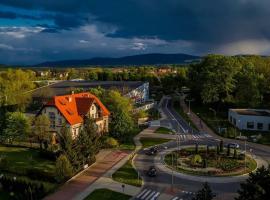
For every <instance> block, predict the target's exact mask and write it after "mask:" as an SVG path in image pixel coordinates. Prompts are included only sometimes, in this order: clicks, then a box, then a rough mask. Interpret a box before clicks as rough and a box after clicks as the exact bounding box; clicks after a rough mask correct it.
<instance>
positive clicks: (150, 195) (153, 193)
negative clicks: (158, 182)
mask: <svg viewBox="0 0 270 200" xmlns="http://www.w3.org/2000/svg"><path fill="white" fill-rule="evenodd" d="M155 194H156V191H153V192H152V193H151V194H149V195H148V196H147V197H146V198H145V200H148V199H150V198H151V197H152V196H153V195H155Z"/></svg>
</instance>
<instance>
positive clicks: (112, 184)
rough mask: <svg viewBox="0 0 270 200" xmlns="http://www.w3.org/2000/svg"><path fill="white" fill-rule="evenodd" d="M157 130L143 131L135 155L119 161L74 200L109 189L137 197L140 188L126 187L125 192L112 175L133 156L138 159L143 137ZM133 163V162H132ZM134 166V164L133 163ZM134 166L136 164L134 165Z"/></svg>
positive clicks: (150, 128) (135, 141)
mask: <svg viewBox="0 0 270 200" xmlns="http://www.w3.org/2000/svg"><path fill="white" fill-rule="evenodd" d="M155 130H156V128H153V127H149V128H147V129H144V130H143V131H141V132H140V133H139V134H138V135H137V136H135V137H134V143H135V145H136V148H135V150H134V151H133V153H131V154H129V155H128V156H126V157H125V158H123V159H122V160H121V161H119V162H118V163H117V164H115V165H114V166H113V167H112V168H111V169H109V170H108V171H107V172H106V173H104V174H103V176H102V177H100V178H99V179H98V180H96V181H95V182H94V183H93V184H92V185H90V186H88V187H87V188H86V189H85V190H84V191H82V192H80V193H79V194H78V195H77V196H76V197H74V198H73V200H83V199H84V198H85V197H87V196H88V195H89V194H90V193H91V192H93V191H94V190H95V189H100V188H107V189H110V190H113V191H116V192H120V193H124V194H127V195H130V196H135V195H137V194H138V193H139V192H140V191H141V188H140V187H135V186H132V185H127V184H124V185H125V189H124V191H123V188H122V185H123V183H120V182H116V181H114V180H112V178H111V177H112V174H113V173H114V172H116V171H117V170H118V169H119V168H120V167H122V166H123V165H124V164H125V163H126V162H127V161H128V159H130V158H131V157H132V156H133V155H135V156H134V157H133V159H135V157H136V155H137V154H136V153H137V152H138V151H139V150H140V149H141V147H142V144H141V142H140V137H141V135H144V134H149V133H153V132H154V131H155ZM132 161H133V160H132ZM132 164H133V162H132ZM133 166H134V164H133Z"/></svg>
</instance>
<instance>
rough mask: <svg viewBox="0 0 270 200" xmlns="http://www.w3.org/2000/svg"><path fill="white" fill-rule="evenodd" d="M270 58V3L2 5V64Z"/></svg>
mask: <svg viewBox="0 0 270 200" xmlns="http://www.w3.org/2000/svg"><path fill="white" fill-rule="evenodd" d="M142 53H187V54H195V55H205V54H208V53H223V54H228V55H233V54H263V55H269V54H270V1H269V0H88V1H86V0H1V1H0V63H4V64H34V63H39V62H43V61H53V60H62V59H84V58H92V57H96V56H101V57H105V56H106V57H107V56H110V57H119V56H125V55H134V54H142Z"/></svg>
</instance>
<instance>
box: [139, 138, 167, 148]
mask: <svg viewBox="0 0 270 200" xmlns="http://www.w3.org/2000/svg"><path fill="white" fill-rule="evenodd" d="M140 141H141V143H142V148H148V147H151V146H155V145H159V144H163V143H166V142H169V141H171V140H170V139H163V138H147V137H142V138H141V139H140Z"/></svg>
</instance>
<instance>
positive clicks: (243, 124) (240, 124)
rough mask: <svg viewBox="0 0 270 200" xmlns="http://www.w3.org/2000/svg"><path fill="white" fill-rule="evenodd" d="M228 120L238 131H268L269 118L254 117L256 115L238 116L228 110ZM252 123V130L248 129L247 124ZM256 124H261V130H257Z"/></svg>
mask: <svg viewBox="0 0 270 200" xmlns="http://www.w3.org/2000/svg"><path fill="white" fill-rule="evenodd" d="M228 120H229V121H230V122H231V123H232V124H233V125H234V126H236V127H237V128H239V129H240V130H253V131H270V129H269V128H270V127H269V126H270V117H268V116H256V115H240V114H238V113H237V112H235V111H233V110H231V109H230V110H229V114H228ZM248 122H253V123H254V128H253V129H252V128H248V127H247V123H248ZM258 123H262V124H263V127H262V129H258V128H257V125H258Z"/></svg>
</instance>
